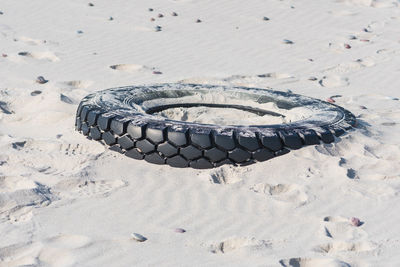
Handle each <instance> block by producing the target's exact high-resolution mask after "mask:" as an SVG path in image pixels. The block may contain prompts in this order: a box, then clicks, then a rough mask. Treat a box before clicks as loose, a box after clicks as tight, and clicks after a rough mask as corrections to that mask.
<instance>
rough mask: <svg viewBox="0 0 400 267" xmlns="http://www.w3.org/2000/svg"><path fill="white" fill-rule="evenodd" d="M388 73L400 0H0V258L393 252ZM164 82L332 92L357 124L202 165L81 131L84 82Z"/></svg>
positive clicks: (396, 160)
mask: <svg viewBox="0 0 400 267" xmlns="http://www.w3.org/2000/svg"><path fill="white" fill-rule="evenodd" d="M40 76H42V77H41V78H38V77H40ZM399 77H400V2H399V1H398V0H320V1H315V0H299V1H294V0H280V1H278V0H271V1H265V0H250V1H237V0H220V1H211V0H204V1H195V0H168V1H163V0H151V1H122V0H114V1H105V0H96V1H92V2H86V1H78V0H71V1H54V0H39V1H28V0H20V1H15V0H1V1H0V266H1V267H15V266H57V267H67V266H79V267H81V266H121V267H122V266H301V267H305V266H307V267H310V266H311V267H314V266H316V267H319V266H321V267H325V266H326V267H339V266H340V267H345V266H351V267H364V266H371V267H379V266H382V267H383V266H384V267H387V266H400V254H399V251H400V227H399V220H400V206H399V205H398V203H399V201H400V195H399V192H400V141H399V140H400V134H399V132H400V101H399V98H400V78H399ZM170 82H171V83H197V84H216V85H228V86H229V85H232V86H244V87H257V88H271V89H273V90H280V91H285V92H293V93H296V94H302V95H306V96H310V97H314V98H317V99H321V100H328V101H330V102H334V103H335V104H337V105H339V106H342V107H344V108H345V109H347V110H349V111H351V112H352V113H353V114H354V115H355V116H356V117H357V127H356V128H355V129H353V130H351V131H349V132H347V133H346V134H345V135H343V136H341V137H340V138H337V139H336V140H335V142H334V143H332V144H321V145H316V146H308V147H304V148H302V149H299V150H294V151H291V152H290V153H289V154H287V155H284V156H281V157H277V158H274V159H272V160H268V161H265V162H260V163H256V164H253V165H249V166H242V167H235V166H229V165H225V166H222V167H219V168H214V169H208V170H195V169H191V168H185V169H177V168H172V167H169V166H167V165H165V166H161V165H154V164H150V163H147V162H145V161H144V160H133V159H130V158H127V157H125V156H123V155H121V154H118V153H116V152H113V151H110V150H109V149H107V148H106V147H105V146H103V145H101V144H100V143H98V142H96V141H93V140H88V139H87V138H85V137H84V136H83V135H82V134H80V133H78V132H77V131H75V128H74V123H75V114H76V109H77V107H78V104H79V102H80V101H81V99H82V98H83V97H85V96H86V95H88V94H90V93H93V92H96V91H99V90H104V89H107V88H111V87H119V86H127V85H147V84H157V83H170ZM241 114H242V113H240V112H239V113H235V112H225V113H224V112H221V113H216V114H214V117H213V115H212V114H211V115H207V110H204V109H203V110H201V109H198V110H196V111H193V110H192V111H182V110H172V111H170V112H169V113H168V112H166V113H164V115H165V116H172V117H174V118H177V119H179V118H182V117H185V118H188V119H189V120H198V121H200V122H204V121H206V122H210V121H211V122H213V123H221V124H222V123H224V119H223V118H226V120H225V123H228V124H229V123H232V122H235V121H240V122H246V121H252V120H253V119H257V118H254V116H247V117H246V116H245V115H243V114H242V115H241ZM297 115H298V114H297ZM241 116H242V117H241ZM221 118H222V119H221ZM358 220H359V221H358ZM396 225H397V226H396ZM134 233H136V234H139V235H135V234H134ZM142 237H143V238H142ZM141 238H142V239H141ZM138 239H139V240H138ZM144 239H146V240H144ZM139 241H143V242H139Z"/></svg>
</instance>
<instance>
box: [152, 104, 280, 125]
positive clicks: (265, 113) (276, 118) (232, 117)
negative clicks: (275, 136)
mask: <svg viewBox="0 0 400 267" xmlns="http://www.w3.org/2000/svg"><path fill="white" fill-rule="evenodd" d="M146 113H147V114H154V115H159V116H162V117H165V118H168V119H172V120H179V121H186V122H195V123H205V124H218V125H251V124H253V123H254V122H256V121H260V120H263V121H264V122H270V121H272V122H275V123H277V122H281V121H282V120H283V119H284V118H285V116H284V115H282V114H279V113H276V112H273V111H269V110H264V109H259V108H254V107H250V106H241V105H230V104H215V103H213V104H207V103H184V104H182V103H180V104H170V105H163V106H156V107H152V108H150V109H148V110H147V111H146Z"/></svg>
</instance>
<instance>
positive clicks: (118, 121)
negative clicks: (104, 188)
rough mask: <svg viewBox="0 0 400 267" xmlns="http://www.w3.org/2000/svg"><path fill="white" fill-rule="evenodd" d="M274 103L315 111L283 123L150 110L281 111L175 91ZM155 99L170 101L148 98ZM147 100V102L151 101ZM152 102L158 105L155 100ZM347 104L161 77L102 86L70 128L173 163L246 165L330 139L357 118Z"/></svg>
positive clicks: (86, 101) (84, 102)
mask: <svg viewBox="0 0 400 267" xmlns="http://www.w3.org/2000/svg"><path fill="white" fill-rule="evenodd" d="M212 91H213V92H218V93H221V92H222V93H224V94H230V95H231V96H232V97H238V98H243V97H245V98H248V99H253V100H254V101H256V102H257V103H267V102H274V103H275V104H276V105H277V106H278V107H279V108H283V109H291V108H294V107H299V106H307V107H310V108H312V109H313V111H315V116H311V117H310V118H308V119H305V120H302V121H297V122H292V123H289V124H276V125H250V126H219V125H211V124H198V123H192V122H183V121H174V120H170V119H167V118H163V117H162V118H160V116H154V115H152V113H154V112H157V111H160V110H163V109H166V108H170V107H177V106H182V107H184V106H186V107H190V106H217V107H230V108H238V109H243V110H246V111H250V112H254V113H257V114H261V115H262V114H270V115H273V116H279V114H277V113H274V112H271V111H268V110H262V109H259V108H253V107H249V106H239V105H236V104H229V103H228V104H226V103H225V104H215V103H214V104H213V103H203V101H199V102H198V103H173V101H176V102H182V101H178V100H180V98H181V97H184V96H188V95H195V94H200V95H201V94H207V93H208V92H212ZM154 99H156V100H157V99H166V100H168V102H169V104H168V103H166V104H165V103H162V104H160V103H158V102H156V104H154V103H153V104H151V102H152V101H153V100H154ZM149 103H150V104H149ZM157 103H158V104H157ZM355 122H356V121H355V117H354V115H353V114H351V113H350V112H349V111H347V110H345V109H343V108H341V107H339V106H337V105H334V104H331V103H327V102H324V101H321V100H318V99H314V98H310V97H306V96H301V95H296V94H292V93H287V92H279V91H273V90H269V89H258V88H244V87H225V86H212V85H196V84H160V85H152V86H130V87H120V88H114V89H108V90H104V91H100V92H96V93H94V94H91V95H88V96H87V97H85V98H84V99H83V100H82V102H81V103H80V105H79V107H78V110H77V115H76V123H75V126H76V130H78V131H80V132H81V133H82V134H84V135H85V136H87V137H88V138H90V139H94V140H98V141H100V142H102V143H103V144H106V145H108V146H109V147H110V149H111V150H113V151H117V152H119V153H123V154H125V155H126V156H128V157H131V158H134V159H144V160H146V161H147V162H150V163H154V164H168V165H170V166H172V167H179V168H184V167H192V168H196V169H207V168H213V167H219V166H221V165H224V164H235V165H249V164H252V163H255V162H260V161H265V160H269V159H271V158H274V157H276V156H280V155H284V154H286V153H288V152H289V151H290V150H293V149H299V148H301V147H303V146H306V145H317V144H319V143H320V141H322V142H324V143H331V142H333V141H334V140H335V138H334V136H340V135H342V134H343V133H344V132H345V131H346V130H349V129H350V128H352V126H354V125H355Z"/></svg>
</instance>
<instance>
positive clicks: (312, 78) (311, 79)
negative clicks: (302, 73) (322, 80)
mask: <svg viewBox="0 0 400 267" xmlns="http://www.w3.org/2000/svg"><path fill="white" fill-rule="evenodd" d="M308 80H309V81H316V80H318V78H317V77H314V76H312V77H310V78H308Z"/></svg>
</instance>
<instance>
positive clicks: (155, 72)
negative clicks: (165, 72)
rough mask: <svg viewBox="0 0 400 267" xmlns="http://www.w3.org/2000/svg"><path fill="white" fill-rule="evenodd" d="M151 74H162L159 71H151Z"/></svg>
mask: <svg viewBox="0 0 400 267" xmlns="http://www.w3.org/2000/svg"><path fill="white" fill-rule="evenodd" d="M153 74H162V72H161V71H153Z"/></svg>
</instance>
